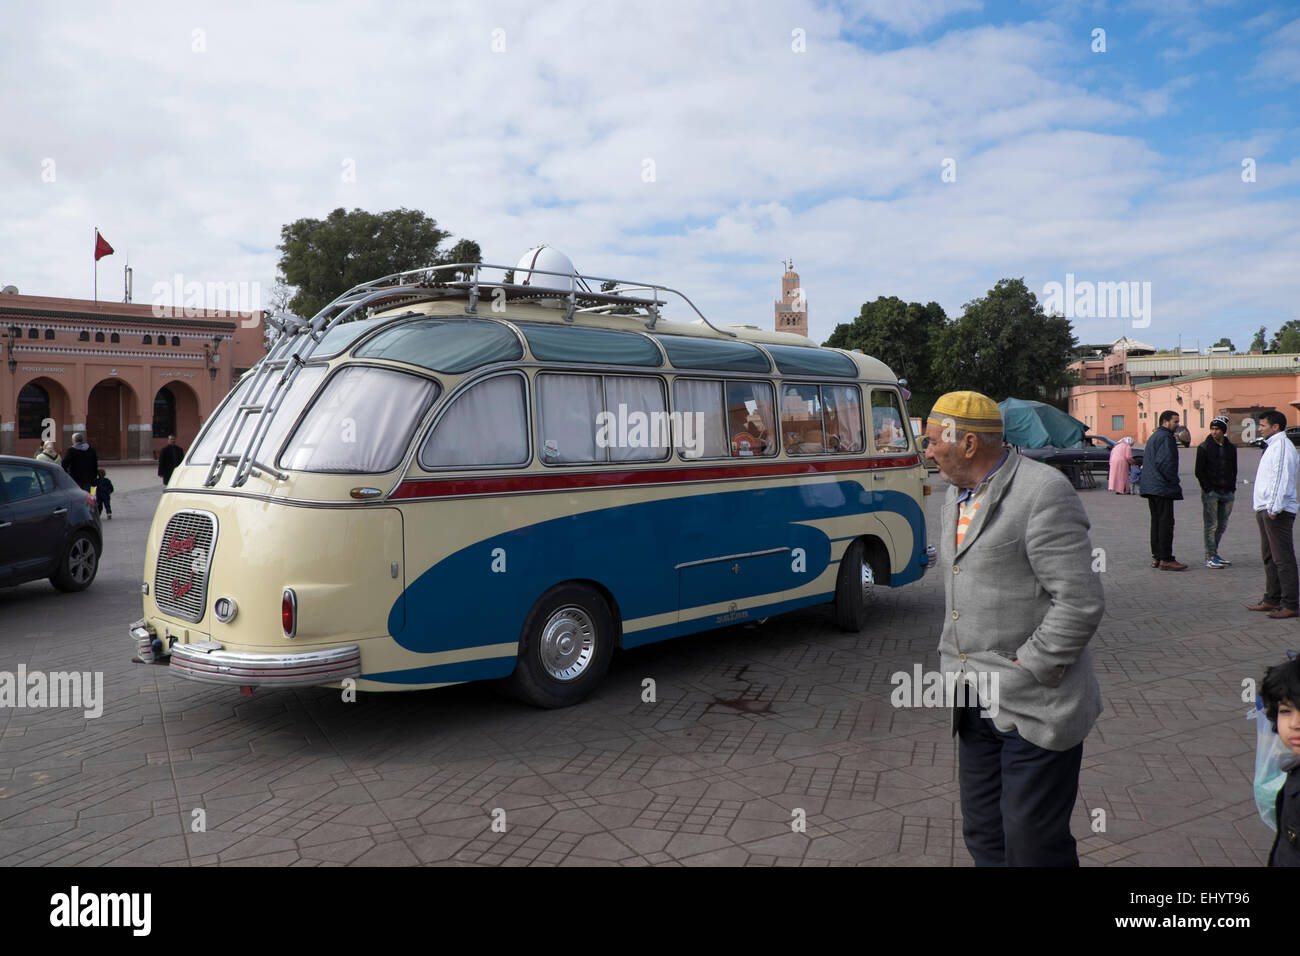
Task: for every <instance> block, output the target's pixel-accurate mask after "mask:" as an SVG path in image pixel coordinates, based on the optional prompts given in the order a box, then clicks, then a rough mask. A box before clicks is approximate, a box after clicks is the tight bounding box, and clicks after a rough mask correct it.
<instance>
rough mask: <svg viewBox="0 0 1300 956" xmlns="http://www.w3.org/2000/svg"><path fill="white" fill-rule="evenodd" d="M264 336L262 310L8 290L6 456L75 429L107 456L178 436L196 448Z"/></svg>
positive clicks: (1, 391) (145, 452)
mask: <svg viewBox="0 0 1300 956" xmlns="http://www.w3.org/2000/svg"><path fill="white" fill-rule="evenodd" d="M155 311H158V312H163V313H165V314H164V316H163V317H159V315H157V314H155ZM166 313H171V314H166ZM196 313H197V314H196ZM262 334H263V323H262V313H260V312H251V313H250V312H242V313H241V312H229V311H221V312H217V311H205V310H197V309H192V308H187V309H182V308H179V307H178V308H176V309H175V310H170V309H168V310H163V309H158V310H155V307H154V306H150V305H134V304H125V303H121V302H93V301H90V300H87V299H60V298H51V297H47V296H35V295H16V294H0V346H2V347H3V349H4V355H3V356H2V357H0V454H18V455H32V454H35V453H36V451H37V450H38V449H39V448H40V445H41V442H42V439H43V438H44V437H50V438H52V439H53V440H54V441H55V442H56V443H57V444H58V446H59V449H60V451H62V450H63V449H65V448H67V447H68V445H70V444H71V443H72V435H73V433H75V432H84V433H85V434H86V435H87V438H88V440H89V441H90V443H91V444H92V445H94V446H95V449H96V451H97V452H98V453H99V457H100V458H101V459H103V460H108V461H112V460H140V459H144V460H148V459H151V458H156V457H157V455H158V449H159V448H161V447H162V446H163V445H165V444H166V443H167V435H168V434H172V433H174V434H175V435H176V440H177V442H178V443H180V444H181V445H184V446H186V447H188V446H189V445H190V444H191V443H192V442H193V440H194V437H195V435H196V434H197V433H198V430H199V425H200V424H201V423H202V422H203V421H204V420H205V419H206V418H207V417H208V415H210V414H211V413H212V411H213V409H214V408H216V406H217V404H218V403H219V402H220V401H221V399H223V398H224V397H225V396H226V394H227V393H228V392H229V391H230V389H231V387H232V386H233V384H234V382H235V380H236V379H237V378H238V376H239V375H240V374H242V373H243V371H244V370H246V369H248V368H250V367H251V366H252V365H253V364H254V363H256V362H257V360H258V359H259V358H261V357H262V355H263V354H264V347H263V343H262Z"/></svg>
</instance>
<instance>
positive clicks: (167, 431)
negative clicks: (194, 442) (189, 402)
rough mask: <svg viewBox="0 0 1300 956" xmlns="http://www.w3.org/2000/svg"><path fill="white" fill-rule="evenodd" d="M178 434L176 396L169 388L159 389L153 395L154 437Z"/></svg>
mask: <svg viewBox="0 0 1300 956" xmlns="http://www.w3.org/2000/svg"><path fill="white" fill-rule="evenodd" d="M175 434H176V396H175V395H173V394H172V391H171V389H169V388H160V389H158V394H157V395H155V396H154V397H153V437H154V438H166V437H167V436H168V435H175Z"/></svg>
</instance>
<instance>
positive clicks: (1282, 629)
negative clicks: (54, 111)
mask: <svg viewBox="0 0 1300 956" xmlns="http://www.w3.org/2000/svg"><path fill="white" fill-rule="evenodd" d="M1183 460H1184V468H1183V484H1184V487H1187V488H1192V487H1195V482H1194V479H1192V477H1191V474H1190V470H1191V465H1192V458H1191V455H1190V454H1188V453H1186V452H1184V454H1183ZM1257 461H1258V453H1257V452H1254V451H1243V452H1242V454H1241V468H1242V473H1243V474H1245V475H1247V476H1253V474H1254V468H1255V463H1256V462H1257ZM123 470H125V469H123ZM149 477H150V476H149V475H146V476H145V478H143V479H141V480H140V481H138V482H136V481H134V480H132V481H127V482H123V483H119V487H123V485H124V484H125V485H126V486H127V487H126V489H125V490H123V491H122V492H121V493H120V494H119V495H118V496H117V501H116V502H115V511H116V514H117V518H116V519H115V520H114V521H113V522H111V523H106V524H105V531H106V535H107V552H106V554H105V556H104V561H103V565H102V568H101V572H100V576H99V578H98V579H97V581H96V582H95V584H94V585H93V586H92V588H91V589H90V591H89V592H87V593H85V594H81V595H61V594H58V593H57V592H55V591H54V590H53V589H52V588H51V587H50V586H49V585H48V584H46V583H44V582H41V583H34V584H27V585H23V586H22V587H19V588H11V589H6V590H3V591H0V670H7V671H14V670H16V668H17V666H18V664H19V663H23V664H25V665H26V666H27V667H28V668H29V669H37V668H39V669H43V670H70V669H91V670H101V671H103V672H104V679H105V697H106V698H107V700H106V703H105V706H104V714H103V716H102V717H100V718H98V719H85V718H84V717H83V716H82V713H81V711H80V710H27V709H6V710H0V864H4V865H40V864H51V863H61V864H73V865H90V866H96V865H105V864H163V865H187V864H195V865H211V864H241V865H250V864H251V865H273V866H287V865H293V866H320V865H344V864H417V863H438V864H488V865H508V866H522V865H528V864H540V865H566V864H567V865H609V864H625V865H627V864H631V865H637V864H687V865H708V864H745V865H753V866H772V865H804V866H827V865H852V864H867V865H928V866H951V865H958V866H964V865H970V858H969V856H968V855H967V853H966V850H965V846H964V845H963V843H962V839H961V821H960V810H959V806H958V801H957V783H956V778H955V751H954V745H953V742H952V740H951V738H950V737H949V736H948V735H947V733H946V727H947V717H946V712H945V711H943V710H926V709H895V708H893V707H892V706H891V705H890V703H889V694H890V691H891V689H892V687H891V684H890V680H889V678H890V675H891V674H892V673H894V672H896V671H908V672H910V671H911V669H912V667H913V665H915V664H920V665H921V666H922V667H923V669H926V670H929V669H937V667H938V656H937V653H936V650H935V647H936V644H937V639H938V632H939V628H940V624H941V617H942V602H943V595H942V590H941V588H942V576H941V575H938V574H931V575H930V576H928V577H927V578H926V579H925V580H924V581H922V582H921V583H919V584H915V585H911V586H908V587H905V588H901V589H899V590H897V591H882V592H881V593H880V595H879V598H878V606H877V609H876V616H875V620H874V622H873V624H872V625H871V626H870V628H869V629H868V630H867V631H865V632H864V633H863V634H861V635H851V636H850V635H844V634H841V633H839V632H838V631H836V630H835V629H834V627H833V623H832V620H831V615H830V610H829V608H816V609H810V610H807V611H803V612H799V613H794V614H790V615H786V616H784V617H781V618H776V619H772V620H770V621H768V622H767V623H765V624H763V625H761V626H758V627H745V626H737V627H732V628H727V629H723V630H718V631H713V632H710V633H707V634H702V635H696V636H693V637H688V638H682V639H679V640H676V641H670V642H667V643H664V644H659V645H654V646H651V647H647V648H642V649H639V650H635V651H631V652H627V653H624V654H621V655H618V656H617V657H616V659H615V661H614V664H613V667H612V668H611V672H610V674H609V677H608V679H607V680H606V682H605V683H604V684H603V685H602V687H601V688H600V690H599V691H598V692H597V693H596V695H595V696H594V697H593V698H592V699H591V700H589V701H588V702H586V703H585V704H583V705H580V706H578V707H573V708H569V709H567V710H561V711H541V710H534V709H532V708H528V707H525V706H523V705H521V704H518V703H516V702H514V701H510V700H507V699H503V698H501V697H498V696H497V695H496V693H495V692H494V691H493V690H492V688H491V687H489V686H484V685H471V686H463V687H456V688H450V689H446V690H441V691H430V692H422V693H412V694H373V695H364V694H363V695H362V696H361V699H360V700H359V701H358V702H356V703H350V704H349V703H344V702H342V701H341V700H340V695H339V694H338V693H337V692H335V691H329V690H323V689H314V688H313V689H308V690H302V691H297V692H290V691H277V692H271V691H265V690H260V691H257V692H256V693H255V695H254V696H252V697H242V696H240V695H239V693H238V692H237V691H235V690H233V689H225V688H218V687H206V686H204V685H199V684H192V683H188V682H183V681H179V680H177V679H175V678H173V677H172V676H171V675H170V674H168V673H167V671H166V669H165V668H162V667H152V666H146V665H134V664H131V663H130V662H129V658H130V655H131V648H130V645H129V642H128V640H127V638H126V630H125V629H126V625H127V624H128V623H129V622H130V621H131V620H133V619H134V618H135V617H137V616H138V614H139V609H140V597H139V592H138V584H139V574H140V568H141V566H142V564H143V554H142V549H143V544H144V539H145V535H146V533H147V530H148V523H149V520H150V518H151V516H152V512H153V509H154V506H155V505H156V502H157V499H158V496H159V491H158V487H157V486H156V484H154V482H151V481H148V480H146V479H148V478H149ZM932 483H934V484H936V485H939V486H940V487H939V488H936V491H938V492H940V493H941V491H942V483H941V482H940V481H939V480H938V479H937V478H933V479H932ZM1250 490H1251V489H1250V486H1249V485H1244V486H1243V487H1242V491H1241V494H1240V496H1239V505H1240V510H1239V511H1238V512H1237V513H1236V514H1235V515H1234V517H1233V520H1232V523H1231V525H1230V527H1229V531H1228V535H1227V537H1226V539H1225V540H1224V543H1223V546H1222V548H1221V550H1222V553H1223V554H1224V555H1225V556H1226V557H1229V558H1231V559H1234V560H1235V562H1236V563H1235V564H1234V565H1233V567H1232V568H1230V569H1227V570H1223V571H1210V570H1206V569H1204V568H1203V567H1201V566H1200V564H1201V562H1200V561H1193V560H1192V559H1193V558H1199V555H1200V545H1199V542H1200V511H1199V500H1196V499H1194V500H1192V501H1189V502H1184V503H1181V504H1180V505H1179V506H1178V508H1177V510H1176V517H1177V529H1176V536H1175V550H1176V553H1177V554H1178V555H1179V556H1180V557H1182V558H1184V559H1185V560H1187V561H1188V563H1190V564H1192V565H1193V567H1192V570H1190V571H1188V572H1185V573H1177V574H1175V573H1169V572H1158V571H1153V570H1151V569H1150V568H1149V566H1148V565H1149V561H1148V558H1147V550H1148V548H1147V510H1146V505H1145V502H1144V501H1143V500H1142V499H1140V498H1135V497H1134V498H1127V497H1119V496H1116V495H1114V494H1111V493H1109V492H1106V491H1104V490H1096V491H1084V492H1080V494H1081V496H1082V498H1083V501H1084V503H1085V505H1086V506H1087V508H1088V511H1089V514H1090V515H1091V516H1092V520H1093V542H1094V545H1095V546H1097V547H1100V548H1103V549H1105V556H1106V561H1107V565H1106V571H1105V573H1104V575H1103V580H1104V581H1105V585H1106V593H1107V614H1106V618H1105V620H1104V621H1103V623H1102V626H1101V629H1100V631H1099V633H1098V635H1097V637H1096V638H1095V639H1094V642H1093V646H1094V648H1095V651H1096V657H1097V666H1098V677H1099V679H1100V681H1101V685H1102V690H1103V693H1104V695H1105V713H1104V715H1103V716H1102V718H1101V720H1100V722H1099V723H1098V725H1097V727H1096V729H1095V730H1094V732H1093V733H1092V735H1091V736H1090V737H1089V739H1088V741H1087V743H1086V744H1085V750H1084V761H1083V771H1082V776H1081V794H1080V800H1079V803H1078V805H1077V807H1076V810H1075V814H1074V821H1073V824H1074V831H1075V834H1076V836H1077V837H1078V838H1079V840H1080V852H1081V855H1082V857H1083V860H1084V863H1085V865H1117V866H1163V865H1174V864H1190V865H1213V866H1235V865H1244V866H1258V865H1261V864H1262V863H1263V860H1264V855H1265V854H1266V852H1267V848H1268V846H1269V843H1270V841H1271V831H1269V830H1268V829H1267V828H1266V827H1265V826H1264V824H1263V823H1262V822H1261V821H1260V819H1259V817H1258V814H1257V813H1256V810H1255V807H1254V803H1253V800H1252V797H1251V776H1252V773H1253V759H1254V758H1253V754H1254V731H1253V725H1252V724H1251V723H1250V722H1248V721H1247V720H1246V719H1245V718H1244V715H1245V712H1246V709H1247V705H1246V704H1245V703H1243V702H1242V700H1241V688H1242V681H1243V679H1246V678H1256V679H1257V678H1258V677H1259V675H1260V673H1261V672H1262V670H1263V668H1264V666H1265V665H1266V664H1268V663H1273V662H1276V661H1277V660H1279V659H1281V658H1282V656H1283V651H1284V649H1285V648H1287V647H1288V646H1289V647H1296V646H1298V645H1300V626H1298V625H1297V622H1296V621H1295V620H1291V621H1271V620H1268V619H1267V618H1266V617H1264V616H1263V615H1261V614H1252V613H1250V612H1247V611H1245V610H1244V609H1243V608H1242V605H1243V604H1244V603H1246V602H1247V601H1253V600H1256V599H1258V597H1259V596H1260V590H1261V587H1262V577H1263V574H1262V570H1261V569H1260V567H1259V562H1258V558H1257V557H1256V555H1257V554H1258V543H1257V537H1256V535H1257V533H1256V530H1255V527H1254V524H1253V515H1252V513H1251V510H1250V504H1249V499H1250ZM1198 497H1199V496H1198ZM939 501H940V494H936V495H934V496H931V497H930V498H929V499H928V506H929V517H930V527H931V535H932V536H933V534H934V533H935V529H936V528H937V519H938V506H939ZM646 677H651V678H653V679H654V680H655V681H656V684H657V697H658V699H657V702H656V703H653V704H651V703H643V702H642V700H641V693H642V684H641V682H642V680H643V679H644V678H646ZM498 808H499V809H500V810H503V811H504V812H505V822H506V830H505V832H504V833H498V832H494V831H493V829H492V827H491V823H492V813H493V811H494V810H496V809H498ZM197 809H202V810H203V811H204V812H205V813H206V831H205V832H193V830H192V826H191V825H192V822H193V821H194V811H195V810H197ZM1097 809H1101V810H1104V811H1105V815H1106V829H1105V832H1103V833H1093V832H1092V831H1091V830H1090V828H1089V821H1090V819H1091V816H1090V812H1091V811H1093V810H1097ZM797 810H802V811H803V812H804V813H806V818H807V832H806V833H795V832H793V831H792V827H791V823H792V820H793V819H794V816H793V815H794V813H795V811H797Z"/></svg>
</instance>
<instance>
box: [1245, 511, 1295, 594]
mask: <svg viewBox="0 0 1300 956" xmlns="http://www.w3.org/2000/svg"><path fill="white" fill-rule="evenodd" d="M1255 520H1256V521H1257V522H1259V551H1260V556H1261V557H1262V558H1263V559H1264V603H1265V604H1276V605H1278V606H1279V607H1286V608H1290V609H1291V610H1293V611H1297V610H1300V583H1298V582H1297V579H1296V564H1295V546H1294V545H1293V544H1292V542H1291V532H1292V530H1293V528H1294V526H1295V515H1293V514H1292V513H1291V512H1289V511H1281V512H1278V516H1277V517H1276V518H1270V517H1269V516H1268V512H1266V511H1256V512H1255Z"/></svg>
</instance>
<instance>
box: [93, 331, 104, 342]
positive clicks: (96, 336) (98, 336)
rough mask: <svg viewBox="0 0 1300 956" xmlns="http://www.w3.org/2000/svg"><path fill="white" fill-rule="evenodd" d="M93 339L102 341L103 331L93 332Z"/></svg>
mask: <svg viewBox="0 0 1300 956" xmlns="http://www.w3.org/2000/svg"><path fill="white" fill-rule="evenodd" d="M95 341H96V342H102V341H104V333H103V332H96V333H95Z"/></svg>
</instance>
